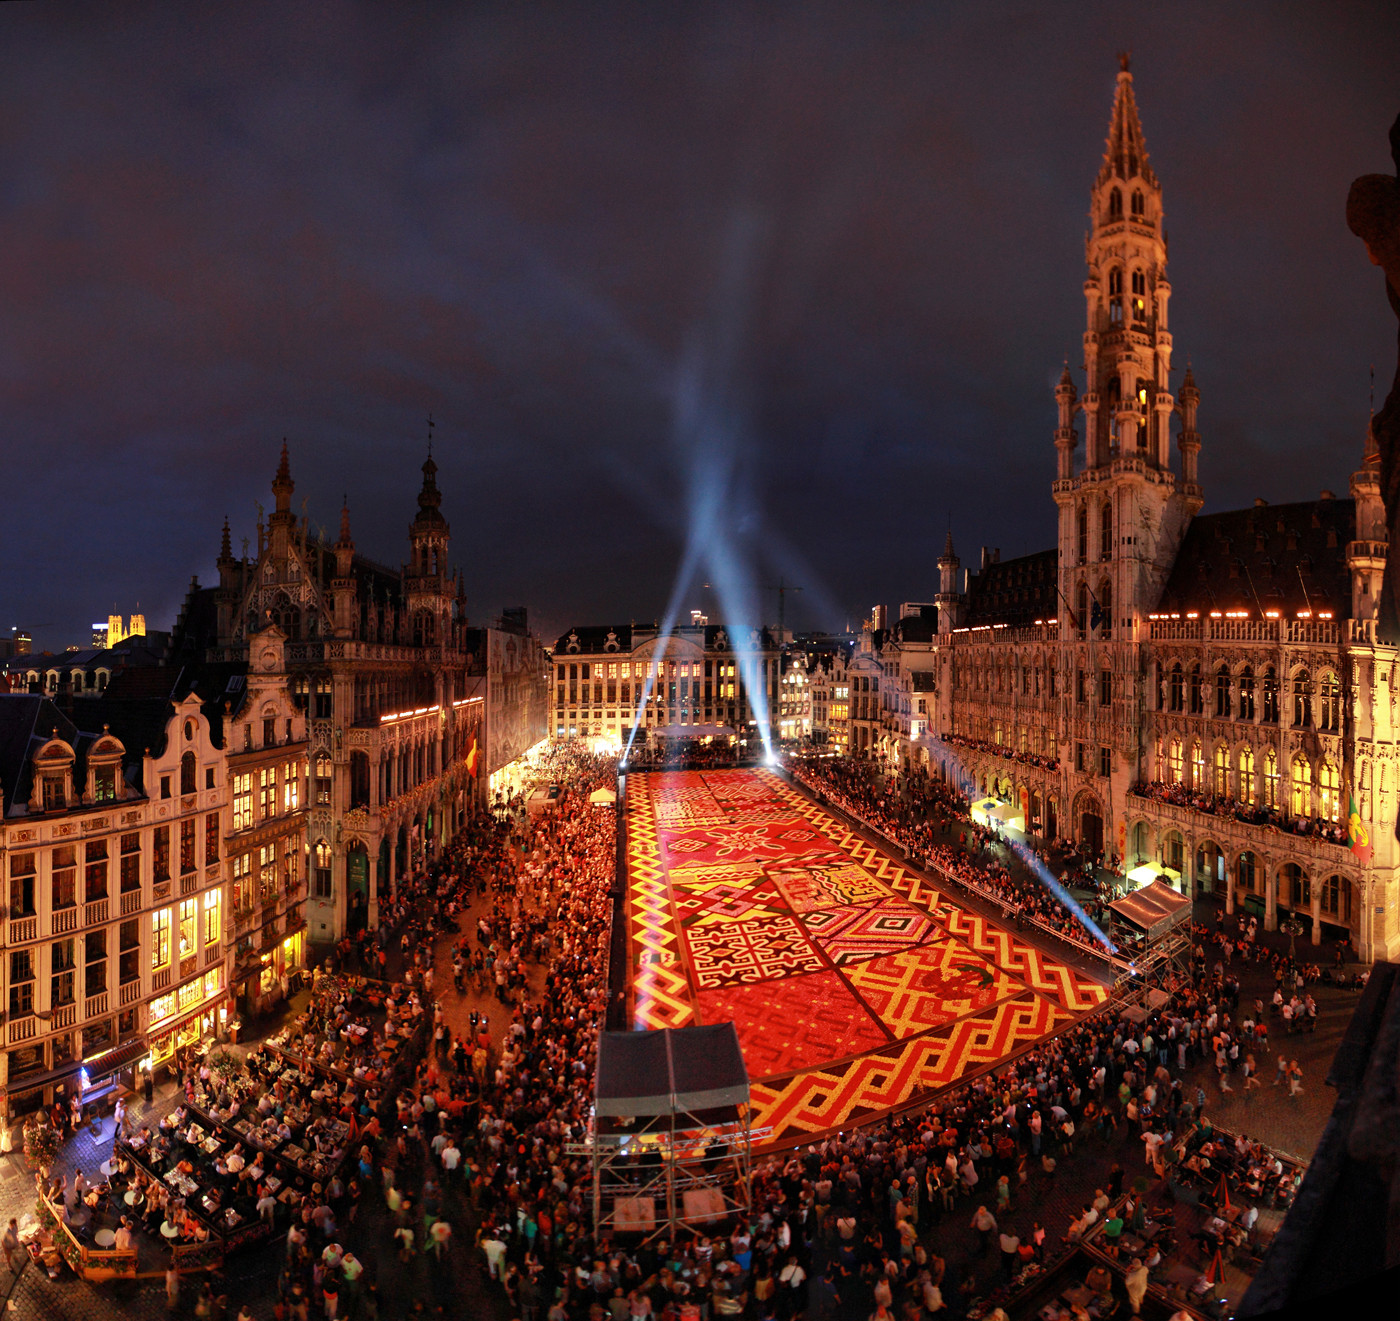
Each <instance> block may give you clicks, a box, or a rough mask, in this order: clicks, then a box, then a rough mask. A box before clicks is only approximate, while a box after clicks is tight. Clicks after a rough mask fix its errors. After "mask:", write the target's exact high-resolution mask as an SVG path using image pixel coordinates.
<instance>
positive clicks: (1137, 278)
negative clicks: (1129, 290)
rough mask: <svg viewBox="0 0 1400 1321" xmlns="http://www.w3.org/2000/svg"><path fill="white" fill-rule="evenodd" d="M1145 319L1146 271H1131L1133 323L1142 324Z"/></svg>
mask: <svg viewBox="0 0 1400 1321" xmlns="http://www.w3.org/2000/svg"><path fill="white" fill-rule="evenodd" d="M1146 321H1147V273H1146V272H1145V271H1134V272H1133V324H1134V325H1142V324H1144V323H1145V322H1146Z"/></svg>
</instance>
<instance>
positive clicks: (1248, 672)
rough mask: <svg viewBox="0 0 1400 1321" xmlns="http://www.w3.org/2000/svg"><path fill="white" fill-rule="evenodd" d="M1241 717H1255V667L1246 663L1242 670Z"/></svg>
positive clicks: (1247, 718)
mask: <svg viewBox="0 0 1400 1321" xmlns="http://www.w3.org/2000/svg"><path fill="white" fill-rule="evenodd" d="M1239 711H1240V719H1241V720H1253V719H1254V667H1253V666H1251V665H1246V666H1245V667H1244V669H1242V670H1241V671H1240V707H1239Z"/></svg>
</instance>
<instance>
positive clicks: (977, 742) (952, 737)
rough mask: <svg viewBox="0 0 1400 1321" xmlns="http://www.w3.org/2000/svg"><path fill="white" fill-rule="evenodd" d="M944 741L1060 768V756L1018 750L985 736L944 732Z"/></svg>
mask: <svg viewBox="0 0 1400 1321" xmlns="http://www.w3.org/2000/svg"><path fill="white" fill-rule="evenodd" d="M942 741H943V742H944V743H951V744H952V745H953V746H954V747H958V748H967V749H969V750H970V751H972V752H990V753H991V754H992V755H993V756H994V757H1001V758H1003V759H1004V760H1006V761H1019V762H1021V763H1023V764H1024V765H1026V766H1039V767H1040V768H1041V770H1046V771H1057V770H1059V769H1060V759H1059V758H1058V757H1045V756H1042V755H1041V754H1040V753H1038V752H1017V751H1015V750H1013V749H1012V748H1009V747H1007V746H1006V744H1004V743H989V742H988V741H987V740H986V739H984V738H968V737H967V736H966V735H965V734H944V735H943V736H942Z"/></svg>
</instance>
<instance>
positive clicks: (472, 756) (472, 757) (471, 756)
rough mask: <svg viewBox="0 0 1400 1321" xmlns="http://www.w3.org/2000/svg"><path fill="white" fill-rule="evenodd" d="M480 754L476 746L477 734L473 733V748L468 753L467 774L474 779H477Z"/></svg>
mask: <svg viewBox="0 0 1400 1321" xmlns="http://www.w3.org/2000/svg"><path fill="white" fill-rule="evenodd" d="M480 756H481V753H480V751H479V750H478V749H477V746H476V735H475V734H473V735H472V750H471V751H470V752H469V753H467V774H468V775H470V776H471V777H472V779H476V763H477V760H478V758H479V757H480Z"/></svg>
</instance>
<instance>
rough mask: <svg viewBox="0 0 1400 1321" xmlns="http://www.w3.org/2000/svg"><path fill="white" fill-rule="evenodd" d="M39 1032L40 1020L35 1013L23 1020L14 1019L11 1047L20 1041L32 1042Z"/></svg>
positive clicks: (11, 1031) (11, 1029)
mask: <svg viewBox="0 0 1400 1321" xmlns="http://www.w3.org/2000/svg"><path fill="white" fill-rule="evenodd" d="M38 1032H39V1020H38V1019H37V1018H35V1017H34V1015H33V1013H29V1014H26V1015H25V1016H24V1017H23V1018H12V1019H11V1020H10V1045H12V1046H13V1045H14V1044H15V1043H16V1042H19V1041H30V1040H32V1039H33V1038H34V1037H35V1036H37V1035H38Z"/></svg>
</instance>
